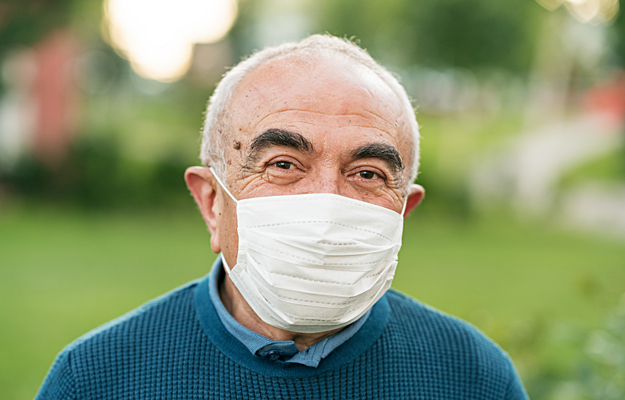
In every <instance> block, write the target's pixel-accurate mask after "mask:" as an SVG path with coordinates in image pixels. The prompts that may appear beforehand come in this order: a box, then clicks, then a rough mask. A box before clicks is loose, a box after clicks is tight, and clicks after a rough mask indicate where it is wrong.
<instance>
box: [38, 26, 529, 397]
mask: <svg viewBox="0 0 625 400" xmlns="http://www.w3.org/2000/svg"><path fill="white" fill-rule="evenodd" d="M418 144H419V135H418V127H417V123H416V120H415V117H414V113H413V110H412V108H411V105H410V101H409V100H408V97H407V95H406V93H405V91H404V89H403V88H402V87H401V86H400V84H399V83H398V82H397V81H396V80H395V78H393V76H392V75H391V74H390V73H388V72H387V71H386V70H385V69H384V68H382V67H381V66H379V65H378V64H377V63H376V62H375V61H374V60H373V59H372V58H371V57H370V56H369V55H368V54H367V53H366V52H365V51H363V50H362V49H360V48H358V47H357V46H356V45H354V44H352V43H349V42H346V41H343V40H341V39H338V38H334V37H330V36H319V35H316V36H311V37H309V38H308V39H306V40H303V41H301V42H299V43H288V44H284V45H281V46H278V47H275V48H269V49H266V50H263V51H261V52H258V53H256V54H254V55H253V56H252V57H250V58H249V59H247V60H245V61H243V62H241V63H240V64H239V65H237V66H236V67H235V68H233V69H232V70H231V71H230V72H228V73H227V74H226V76H225V77H224V79H223V80H222V81H221V83H220V84H219V86H218V87H217V89H216V90H215V93H214V95H213V97H212V98H211V101H210V104H209V107H208V113H207V118H206V124H205V128H204V132H203V143H202V163H203V164H204V165H205V166H204V167H191V168H189V169H188V170H187V172H186V174H185V179H186V182H187V185H188V187H189V190H190V191H191V194H192V195H193V198H194V199H195V201H196V202H197V205H198V207H199V210H200V212H201V214H202V217H203V218H204V221H205V222H206V225H207V227H208V230H209V231H210V235H211V239H210V242H211V247H212V250H213V251H214V252H215V253H221V255H220V257H219V258H218V260H217V262H216V263H215V265H214V266H213V269H212V272H211V273H210V275H209V276H208V277H206V278H204V279H201V280H198V281H195V282H191V283H190V284H188V285H186V286H184V287H182V288H179V289H176V290H175V291H173V292H171V293H169V294H167V295H165V296H163V297H160V298H158V299H156V300H154V301H152V302H150V303H148V304H146V305H144V306H142V307H141V308H139V309H138V310H135V311H133V312H131V313H129V314H127V315H126V316H124V317H122V318H120V319H117V320H115V321H113V322H111V323H109V324H107V325H105V326H103V327H101V328H99V329H97V330H95V331H93V332H91V333H89V334H87V335H86V336H84V337H82V338H81V339H79V340H77V341H76V342H74V343H73V344H71V345H70V346H68V347H67V348H66V349H65V350H64V351H63V352H62V353H61V354H60V355H59V356H58V358H57V360H56V362H55V364H54V365H53V367H52V369H51V371H50V372H49V374H48V377H47V378H46V381H45V382H44V384H43V386H42V388H41V390H40V392H39V398H41V399H73V398H76V399H98V398H102V399H155V398H179V399H187V398H189V399H190V398H198V399H199V398H215V399H230V398H239V399H274V398H284V399H296V398H307V399H324V398H337V399H343V398H346V399H347V398H350V399H351V398H358V399H360V398H386V399H400V398H420V399H525V398H526V395H525V392H524V389H523V387H522V385H521V383H520V381H519V379H518V377H517V374H516V372H515V370H514V367H513V365H512V363H511V362H510V360H509V358H508V357H507V356H506V355H505V354H504V353H503V352H502V351H501V350H500V349H499V348H498V347H497V346H496V345H495V344H493V343H492V342H491V341H489V340H488V339H487V338H485V337H484V336H483V335H482V334H481V333H479V332H478V331H477V330H476V329H475V328H473V327H471V326H470V325H468V324H466V323H464V322H461V321H459V320H457V319H454V318H452V317H449V316H447V315H444V314H442V313H440V312H438V311H435V310H433V309H431V308H429V307H427V306H424V305H422V304H420V303H418V302H416V301H415V300H412V299H410V298H408V297H406V296H404V295H402V294H400V293H397V292H394V291H392V290H390V291H389V290H388V289H389V287H390V284H391V280H392V278H393V275H394V272H395V267H396V266H397V253H398V251H399V248H400V245H401V232H402V222H403V217H405V216H406V215H408V214H409V213H410V212H411V211H412V210H413V209H414V207H415V206H416V205H417V204H418V203H419V202H420V201H421V199H422V198H423V188H421V187H420V186H418V185H414V184H412V181H413V180H414V178H415V176H416V173H417V167H418Z"/></svg>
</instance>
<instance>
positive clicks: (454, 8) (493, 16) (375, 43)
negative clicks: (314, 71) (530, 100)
mask: <svg viewBox="0 0 625 400" xmlns="http://www.w3.org/2000/svg"><path fill="white" fill-rule="evenodd" d="M319 4H320V5H319V10H320V11H319V15H320V17H319V26H318V28H319V30H320V31H328V32H329V33H332V34H335V35H345V36H348V37H351V36H352V35H355V36H356V37H357V38H358V39H360V40H361V41H362V45H363V47H365V48H367V49H369V50H370V52H371V53H372V54H373V55H374V56H375V57H380V58H382V59H383V60H384V59H386V60H389V61H390V62H392V63H394V64H398V65H400V66H402V65H403V66H406V65H411V64H414V63H418V64H423V65H428V66H433V67H448V66H454V67H466V68H472V69H479V68H493V67H495V68H504V69H508V70H511V71H515V72H526V71H527V70H528V68H529V65H530V59H531V56H532V54H533V52H532V48H533V42H534V32H533V30H534V29H535V26H536V25H537V22H538V20H539V18H540V17H541V14H539V11H540V10H539V7H538V6H537V5H536V4H534V2H533V1H528V0H509V1H506V2H501V1H493V0H421V1H402V0H394V1H390V2H380V1H376V0H364V1H355V0H345V1H332V0H324V1H321V2H320V3H319Z"/></svg>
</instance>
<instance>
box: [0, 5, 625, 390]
mask: <svg viewBox="0 0 625 400" xmlns="http://www.w3.org/2000/svg"><path fill="white" fill-rule="evenodd" d="M194 7H199V8H194ZM129 21H130V22H129ZM198 21H199V22H198ZM194 23H196V24H199V25H198V26H199V27H198V28H193V29H192V28H191V27H192V26H194V25H193V24H194ZM208 28H210V29H208ZM323 32H328V33H331V34H334V35H338V36H344V37H347V38H354V39H353V40H356V41H358V42H359V43H360V45H361V46H362V47H364V48H366V49H367V50H368V51H369V52H370V53H371V54H372V55H373V57H374V58H376V59H378V60H379V61H380V62H382V63H383V64H384V65H385V66H387V67H388V68H389V69H390V70H391V71H393V72H394V73H396V74H397V75H398V76H399V77H400V78H401V81H402V83H403V84H404V85H405V87H406V89H407V91H408V92H409V94H410V95H411V96H412V97H413V98H414V100H415V106H416V107H417V119H418V121H419V123H420V125H421V133H422V167H421V173H420V175H419V178H418V180H417V181H418V182H419V183H421V184H422V185H423V186H425V187H426V191H427V196H426V199H425V201H424V203H423V204H422V205H421V206H420V207H419V208H418V209H417V210H416V211H415V212H414V213H413V215H412V216H411V217H410V218H409V219H408V220H407V221H406V225H405V234H404V246H403V248H402V251H401V253H400V265H399V268H398V272H397V275H396V278H395V281H394V287H395V288H396V289H398V290H401V291H403V292H405V293H408V294H410V295H412V296H414V297H415V298H417V299H419V300H421V301H423V302H426V303H428V304H430V305H432V306H434V307H436V308H439V309H442V310H443V311H446V312H448V313H450V314H453V315H456V316H458V317H460V318H463V319H466V320H468V321H470V322H471V323H473V324H475V325H476V326H478V327H479V328H480V329H482V330H483V331H484V332H485V333H486V334H488V335H489V336H490V337H492V338H493V339H494V340H495V341H496V342H497V343H499V344H500V345H501V346H502V347H503V348H504V349H505V350H506V351H507V352H508V353H509V354H510V355H511V357H512V358H513V360H514V362H515V364H516V366H517V368H518V370H519V372H520V374H521V376H522V378H523V381H524V384H525V386H526V388H527V390H528V393H529V394H530V397H531V398H532V399H556V400H558V399H572V400H575V399H599V398H601V399H623V398H625V296H624V293H625V145H624V142H625V140H624V139H625V133H624V123H623V122H624V121H625V72H623V68H624V67H625V16H623V13H622V12H621V10H620V9H619V2H618V0H575V1H573V0H540V1H538V0H537V1H535V0H507V1H505V2H502V1H500V0H420V1H416V2H415V1H410V0H388V1H384V2H382V1H379V0H360V1H354V0H317V1H310V0H297V1H287V0H239V1H238V2H236V1H235V0H212V1H208V0H205V1H199V2H198V1H194V0H185V1H178V2H173V1H172V2H168V1H162V2H147V1H145V0H123V1H117V0H108V1H106V2H104V3H103V2H102V1H101V0H37V1H28V2H24V1H18V0H4V1H2V2H0V68H1V75H2V80H1V81H0V82H1V83H0V398H2V399H24V398H32V397H34V395H35V394H36V392H37V389H38V387H39V385H40V384H41V382H42V380H43V379H44V377H45V374H46V372H47V370H48V369H49V367H50V365H51V364H52V362H53V360H54V357H55V356H56V354H57V353H58V352H59V351H60V350H61V349H62V348H63V346H65V345H67V344H68V343H70V342H71V341H72V340H73V339H75V338H77V337H79V336H80V335H82V334H83V333H85V332H87V331H89V330H90V329H92V328H95V327H97V326H99V325H100V324H102V323H104V322H106V321H108V320H110V319H112V318H115V317H117V316H119V315H121V314H123V313H125V312H127V311H129V310H131V309H133V308H135V307H137V306H139V305H140V304H142V303H144V302H146V301H148V300H150V299H151V298H154V297H155V296H158V295H160V294H162V293H164V292H167V291H169V290H171V289H173V288H175V287H177V286H179V285H182V284H184V283H185V282H187V281H189V280H191V279H195V278H198V277H201V276H204V275H205V274H207V273H208V271H209V269H210V266H211V264H212V262H213V260H214V259H215V255H214V254H212V253H211V251H210V247H209V236H208V233H207V230H206V228H205V226H204V224H203V221H202V219H201V218H200V216H199V213H198V212H197V211H196V209H195V205H194V203H193V201H192V199H191V197H190V196H189V194H188V192H187V190H186V188H185V185H184V181H183V172H184V170H185V168H186V167H187V166H190V165H196V164H198V163H199V161H198V153H199V131H200V128H201V125H202V121H203V111H204V108H205V105H206V101H207V99H208V97H209V96H210V94H211V93H212V90H213V89H214V86H215V84H216V82H217V81H218V80H219V77H220V76H221V74H223V72H224V71H226V68H227V67H228V66H231V65H233V64H235V63H236V62H237V61H238V60H240V59H241V58H242V57H244V56H246V55H248V54H250V52H252V51H254V50H255V49H259V48H263V47H265V46H268V45H273V44H278V43H281V42H284V41H288V40H297V39H300V38H303V37H305V36H306V35H308V34H311V33H323Z"/></svg>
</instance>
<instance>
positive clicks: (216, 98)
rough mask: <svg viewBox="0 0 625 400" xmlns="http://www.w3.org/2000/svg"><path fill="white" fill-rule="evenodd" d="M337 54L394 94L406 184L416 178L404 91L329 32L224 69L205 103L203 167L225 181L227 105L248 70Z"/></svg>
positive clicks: (415, 150) (410, 112)
mask: <svg viewBox="0 0 625 400" xmlns="http://www.w3.org/2000/svg"><path fill="white" fill-rule="evenodd" d="M320 53H321V54H341V55H343V56H345V57H346V58H347V59H348V60H350V61H353V62H355V63H356V64H357V65H362V66H364V67H366V68H368V69H369V70H371V71H373V72H374V73H375V74H376V75H377V76H378V77H380V78H381V79H382V80H383V81H384V82H385V83H386V84H387V85H388V86H389V87H390V88H391V90H392V91H393V92H394V93H395V94H396V95H397V96H398V98H399V99H400V101H401V102H402V105H403V107H404V109H405V112H406V113H407V116H408V120H409V121H410V126H409V128H410V130H411V132H412V136H413V149H412V154H411V159H412V165H411V170H410V179H409V180H408V182H407V186H408V185H410V183H412V182H413V181H414V179H415V178H416V177H417V171H418V169H419V126H418V124H417V120H416V118H415V116H414V115H415V114H414V109H413V107H412V104H411V102H410V98H409V97H408V95H407V94H406V90H405V89H404V88H403V86H402V85H401V84H400V83H399V81H398V80H397V78H395V76H393V74H391V73H390V72H389V71H388V70H387V69H386V68H384V67H382V66H381V65H380V64H378V63H377V62H376V61H375V60H374V59H373V58H372V57H371V56H370V55H369V53H367V51H366V50H364V49H362V48H360V47H358V46H357V45H356V44H354V43H352V42H350V41H348V40H345V39H341V38H338V37H335V36H330V35H312V36H309V37H308V38H306V39H304V40H302V41H300V42H292V43H284V44H281V45H279V46H276V47H268V48H266V49H264V50H262V51H259V52H256V53H254V54H252V55H251V56H250V57H249V58H247V59H245V60H243V61H241V62H240V63H239V64H237V65H236V66H235V67H233V68H232V69H231V70H230V71H228V72H227V73H226V74H225V75H224V77H223V79H222V80H221V82H219V84H218V85H217V88H216V89H215V92H214V93H213V95H212V96H211V98H210V100H209V102H208V108H207V110H206V120H205V122H204V129H203V130H202V149H201V153H200V159H201V160H202V164H203V165H205V166H209V165H210V166H211V167H212V168H213V170H214V171H215V172H216V173H217V175H218V176H219V177H221V178H222V180H223V181H224V182H225V178H226V149H227V148H228V145H229V143H228V129H229V118H228V106H229V104H230V100H231V99H232V96H233V95H234V93H235V92H236V90H237V87H238V85H239V83H240V82H241V81H242V80H243V78H245V77H246V76H247V75H248V74H249V73H250V72H252V71H254V70H255V69H256V68H257V67H259V66H260V65H261V64H263V63H265V62H267V61H269V60H272V59H276V58H279V57H283V56H298V55H301V56H309V57H310V56H314V55H318V54H320Z"/></svg>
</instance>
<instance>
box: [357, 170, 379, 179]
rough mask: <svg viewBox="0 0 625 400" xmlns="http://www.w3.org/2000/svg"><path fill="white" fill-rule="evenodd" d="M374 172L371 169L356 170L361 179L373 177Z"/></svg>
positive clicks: (374, 175)
mask: <svg viewBox="0 0 625 400" xmlns="http://www.w3.org/2000/svg"><path fill="white" fill-rule="evenodd" d="M376 175H377V174H376V173H375V172H373V171H360V172H358V176H360V177H361V178H363V179H374V178H375V177H376Z"/></svg>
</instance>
